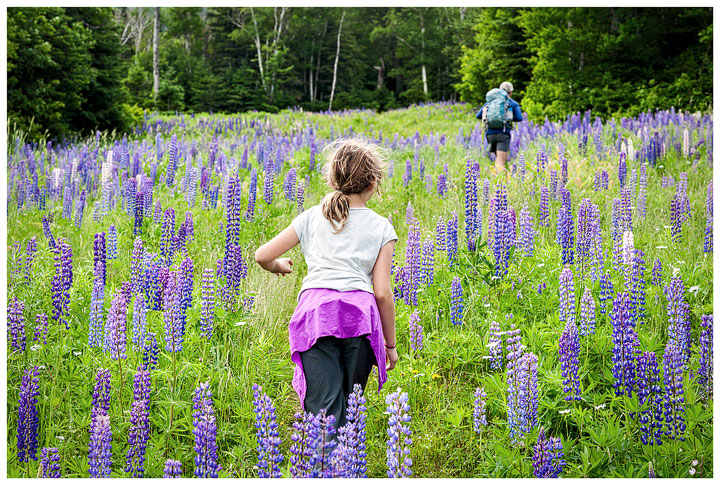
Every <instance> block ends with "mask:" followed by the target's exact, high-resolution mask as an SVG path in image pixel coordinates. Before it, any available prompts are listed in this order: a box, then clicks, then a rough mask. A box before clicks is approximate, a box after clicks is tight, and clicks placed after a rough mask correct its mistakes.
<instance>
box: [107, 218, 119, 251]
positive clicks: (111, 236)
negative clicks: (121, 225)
mask: <svg viewBox="0 0 720 485" xmlns="http://www.w3.org/2000/svg"><path fill="white" fill-rule="evenodd" d="M117 256H118V252H117V229H116V228H115V225H113V224H110V227H108V244H107V259H117Z"/></svg>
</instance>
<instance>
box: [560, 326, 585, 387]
mask: <svg viewBox="0 0 720 485" xmlns="http://www.w3.org/2000/svg"><path fill="white" fill-rule="evenodd" d="M558 354H559V356H560V369H561V371H562V377H563V392H564V393H565V400H566V401H579V400H580V379H579V377H578V372H579V367H580V362H579V360H578V358H579V356H580V336H579V335H578V330H577V327H576V326H575V322H574V321H572V320H568V321H567V322H566V323H565V330H563V332H562V334H561V335H560V341H559V345H558Z"/></svg>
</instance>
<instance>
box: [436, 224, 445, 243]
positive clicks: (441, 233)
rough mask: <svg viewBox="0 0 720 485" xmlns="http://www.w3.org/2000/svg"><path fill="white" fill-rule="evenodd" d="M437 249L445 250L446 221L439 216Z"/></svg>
mask: <svg viewBox="0 0 720 485" xmlns="http://www.w3.org/2000/svg"><path fill="white" fill-rule="evenodd" d="M435 249H437V250H438V251H445V222H444V221H443V218H442V217H439V218H438V221H437V225H436V226H435Z"/></svg>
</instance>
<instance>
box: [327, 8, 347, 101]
mask: <svg viewBox="0 0 720 485" xmlns="http://www.w3.org/2000/svg"><path fill="white" fill-rule="evenodd" d="M344 20H345V9H343V11H342V16H341V17H340V27H339V28H338V35H337V49H336V50H335V67H334V68H333V80H332V89H331V90H330V104H328V111H332V104H333V99H334V98H335V84H336V83H337V68H338V59H339V58H340V36H341V35H342V26H343V21H344Z"/></svg>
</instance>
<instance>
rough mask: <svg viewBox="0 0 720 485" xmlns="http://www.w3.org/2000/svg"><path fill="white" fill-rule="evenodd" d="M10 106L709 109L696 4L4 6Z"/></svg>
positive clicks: (69, 119) (59, 118) (78, 119)
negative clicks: (507, 84)
mask: <svg viewBox="0 0 720 485" xmlns="http://www.w3.org/2000/svg"><path fill="white" fill-rule="evenodd" d="M7 24H8V33H7V40H8V114H9V120H8V121H9V123H10V126H11V128H12V126H13V124H15V125H16V126H17V127H18V128H19V129H21V130H23V131H25V132H27V133H28V134H29V135H30V136H31V137H37V136H39V135H41V134H42V133H43V132H44V131H45V130H47V131H48V132H49V133H50V134H51V135H63V134H68V133H74V132H83V131H89V130H92V129H95V128H100V129H112V128H117V129H120V130H125V129H128V127H129V126H130V125H131V124H132V123H133V122H136V121H137V120H138V119H139V118H140V117H141V116H142V110H143V109H157V110H161V111H176V110H178V111H180V110H192V111H198V112H200V111H213V112H241V111H246V110H253V109H256V110H264V111H277V110H279V109H283V108H287V107H293V106H296V107H302V108H303V109H306V110H315V111H317V110H328V109H332V110H338V109H344V108H356V107H365V108H372V109H375V110H386V109H390V108H394V107H399V106H406V105H408V104H412V103H416V102H422V101H430V100H441V99H445V100H456V99H461V100H464V101H468V102H470V103H473V104H480V103H482V102H483V99H484V95H485V92H486V91H487V90H488V89H489V88H491V87H495V86H497V85H499V83H500V82H501V81H503V80H506V79H507V80H511V81H512V82H513V83H514V85H515V88H516V93H515V98H516V99H518V100H519V101H520V102H521V103H522V106H523V109H524V110H526V111H528V113H530V115H531V117H532V118H534V119H541V118H543V117H544V116H546V115H547V116H549V117H551V118H558V117H562V116H564V115H565V114H567V113H569V112H573V111H578V110H585V109H588V108H592V109H593V110H594V111H595V112H596V114H598V115H602V116H607V115H610V114H617V113H627V114H633V113H637V112H638V111H640V110H646V109H655V108H665V107H669V106H670V105H675V106H676V107H679V108H682V109H707V108H708V106H709V104H710V103H711V100H712V9H710V8H682V9H680V8H457V7H453V8H450V7H432V8H430V7H404V8H379V7H373V8H300V7H297V8H290V7H274V8H271V7H265V8H252V7H241V8H152V7H130V8H9V9H8V22H7Z"/></svg>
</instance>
